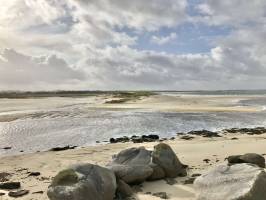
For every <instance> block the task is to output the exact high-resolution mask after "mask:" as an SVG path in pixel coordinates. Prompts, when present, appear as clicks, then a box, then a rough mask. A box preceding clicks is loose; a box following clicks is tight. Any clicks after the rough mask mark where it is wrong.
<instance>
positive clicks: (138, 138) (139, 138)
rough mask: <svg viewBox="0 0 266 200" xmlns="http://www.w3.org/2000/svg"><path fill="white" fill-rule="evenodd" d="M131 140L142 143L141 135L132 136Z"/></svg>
mask: <svg viewBox="0 0 266 200" xmlns="http://www.w3.org/2000/svg"><path fill="white" fill-rule="evenodd" d="M131 140H132V142H133V143H143V139H142V137H134V138H132V139H131Z"/></svg>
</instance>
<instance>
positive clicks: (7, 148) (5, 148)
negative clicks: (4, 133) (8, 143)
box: [3, 147, 12, 150]
mask: <svg viewBox="0 0 266 200" xmlns="http://www.w3.org/2000/svg"><path fill="white" fill-rule="evenodd" d="M3 149H4V150H10V149H12V147H4V148H3Z"/></svg>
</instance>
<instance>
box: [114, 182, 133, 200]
mask: <svg viewBox="0 0 266 200" xmlns="http://www.w3.org/2000/svg"><path fill="white" fill-rule="evenodd" d="M133 195H134V192H133V190H132V188H131V187H130V186H129V185H128V184H126V183H125V182H124V181H122V180H117V189H116V197H115V199H116V200H124V199H126V198H128V197H132V196H133Z"/></svg>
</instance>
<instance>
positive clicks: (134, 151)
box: [107, 147, 153, 184]
mask: <svg viewBox="0 0 266 200" xmlns="http://www.w3.org/2000/svg"><path fill="white" fill-rule="evenodd" d="M150 162H151V152H150V151H148V150H146V149H145V148H144V147H139V148H130V149H126V150H123V151H121V152H120V153H118V154H117V155H115V156H113V160H112V162H111V163H109V164H108V165H107V167H108V168H109V169H111V170H112V171H114V172H115V175H116V177H117V178H118V179H121V180H123V181H124V182H126V183H128V184H135V183H141V182H143V181H145V180H146V179H147V178H148V177H149V176H150V175H151V174H152V172H153V169H152V168H151V167H150V166H149V164H150Z"/></svg>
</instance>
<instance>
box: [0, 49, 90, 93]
mask: <svg viewBox="0 0 266 200" xmlns="http://www.w3.org/2000/svg"><path fill="white" fill-rule="evenodd" d="M0 77H1V78H0V90H7V89H8V90H12V89H21V90H23V89H24V90H25V89H26V90H49V89H53V88H54V86H55V85H57V86H58V88H60V87H65V86H68V87H69V86H70V85H71V84H75V83H78V82H80V81H82V80H84V79H85V78H86V77H85V76H84V74H83V73H82V72H81V71H78V70H75V69H73V68H71V67H70V66H68V64H67V63H66V62H65V60H63V59H61V58H58V57H57V56H55V55H50V56H39V57H31V56H27V55H23V54H21V53H18V52H16V51H14V50H12V49H5V50H4V51H3V52H1V53H0Z"/></svg>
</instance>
